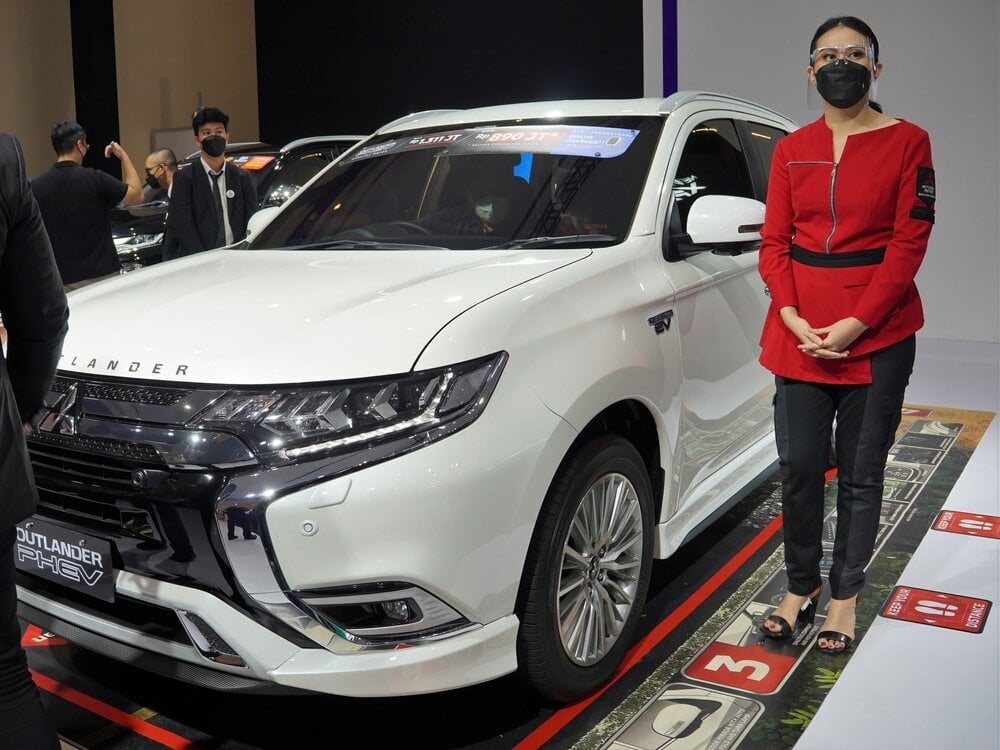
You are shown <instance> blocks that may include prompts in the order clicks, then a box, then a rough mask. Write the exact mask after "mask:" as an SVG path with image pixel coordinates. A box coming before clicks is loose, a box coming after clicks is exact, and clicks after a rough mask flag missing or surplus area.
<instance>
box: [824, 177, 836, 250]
mask: <svg viewBox="0 0 1000 750" xmlns="http://www.w3.org/2000/svg"><path fill="white" fill-rule="evenodd" d="M836 186H837V162H834V163H833V169H832V170H831V171H830V234H828V235H827V236H826V254H827V255H829V254H830V241H831V240H833V233H834V232H836V231H837V206H836V205H835V204H834V202H833V191H834V188H835V187H836Z"/></svg>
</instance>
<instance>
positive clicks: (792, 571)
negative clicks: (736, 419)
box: [774, 336, 916, 599]
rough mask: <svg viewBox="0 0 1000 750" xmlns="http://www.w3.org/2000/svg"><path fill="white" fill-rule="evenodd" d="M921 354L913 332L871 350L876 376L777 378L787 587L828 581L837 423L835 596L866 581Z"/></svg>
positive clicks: (801, 588) (798, 591) (798, 589)
mask: <svg viewBox="0 0 1000 750" xmlns="http://www.w3.org/2000/svg"><path fill="white" fill-rule="evenodd" d="M915 355H916V342H915V339H914V337H913V336H910V337H909V338H906V339H904V340H903V341H900V342H899V343H897V344H893V345H892V346H889V347H886V348H885V349H882V350H880V351H877V352H874V353H872V355H871V371H872V382H871V383H870V384H866V385H830V384H827V383H809V382H804V381H801V380H791V379H789V378H783V377H781V376H777V377H776V378H775V384H776V386H777V392H776V394H775V401H774V429H775V436H776V439H777V447H778V460H779V466H780V467H781V490H782V493H781V494H782V500H781V512H782V515H783V520H784V527H785V569H786V571H787V573H788V591H789V593H791V594H795V595H797V596H807V595H809V594H811V593H812V592H813V591H815V590H816V588H817V587H818V586H819V585H820V584H821V583H822V579H821V578H820V560H821V559H822V555H823V540H822V535H823V497H824V490H823V487H824V484H825V480H824V476H825V474H826V470H827V468H828V467H829V464H830V437H831V433H832V431H833V429H834V424H836V435H835V440H834V445H835V456H836V462H837V532H836V537H835V540H834V546H833V564H832V566H831V568H830V573H829V580H830V590H831V593H832V596H833V598H835V599H849V598H850V597H852V596H854V595H855V594H856V593H858V592H859V591H860V590H861V589H862V587H863V586H864V583H865V572H864V571H865V567H867V565H868V562H869V561H870V560H871V556H872V552H873V550H874V547H875V538H876V536H877V534H878V525H879V516H880V514H881V510H882V486H883V479H884V474H885V464H886V458H887V456H888V453H889V449H890V448H891V447H892V443H893V440H894V438H895V434H896V429H897V428H898V427H899V422H900V419H901V418H902V407H903V396H904V393H905V391H906V386H907V384H908V383H909V380H910V373H912V371H913V361H914V358H915Z"/></svg>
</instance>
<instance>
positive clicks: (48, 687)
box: [28, 669, 198, 750]
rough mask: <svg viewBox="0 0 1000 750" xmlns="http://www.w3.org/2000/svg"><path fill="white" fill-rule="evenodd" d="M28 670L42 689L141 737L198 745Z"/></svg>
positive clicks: (177, 748)
mask: <svg viewBox="0 0 1000 750" xmlns="http://www.w3.org/2000/svg"><path fill="white" fill-rule="evenodd" d="M28 671H29V672H31V676H32V678H33V679H34V680H35V684H36V685H38V687H40V688H41V689H42V690H45V691H47V692H49V693H52V694H53V695H56V696H58V697H60V698H62V699H63V700H66V701H69V702H70V703H75V704H76V705H78V706H80V708H83V709H86V710H87V711H90V712H91V713H93V714H97V715H98V716H102V717H104V718H105V719H107V720H108V721H113V722H114V723H115V724H118V725H120V726H123V727H125V728H126V729H128V730H129V731H130V732H135V733H136V734H141V735H142V736H143V737H147V738H149V739H151V740H153V742H158V743H159V744H161V745H163V746H165V747H169V748H173V750H196V748H197V747H198V745H196V744H195V743H193V742H191V741H190V740H187V739H185V738H184V737H181V736H180V735H179V734H174V733H173V732H168V731H167V730H166V729H161V728H160V727H158V726H156V725H155V724H150V723H149V722H148V721H143V720H142V719H139V718H137V717H135V716H133V715H132V714H130V713H126V712H125V711H122V710H120V709H117V708H115V707H114V706H109V705H108V704H107V703H102V702H101V701H99V700H97V699H96V698H92V697H91V696H89V695H85V694H84V693H81V692H80V691H79V690H74V689H73V688H71V687H69V686H67V685H63V684H62V683H61V682H56V681H55V680H53V679H52V678H51V677H48V676H46V675H43V674H41V673H40V672H36V671H35V670H33V669H29V670H28Z"/></svg>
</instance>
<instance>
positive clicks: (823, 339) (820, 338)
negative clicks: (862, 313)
mask: <svg viewBox="0 0 1000 750" xmlns="http://www.w3.org/2000/svg"><path fill="white" fill-rule="evenodd" d="M781 320H782V321H783V322H784V324H785V326H786V327H787V328H788V330H790V331H791V332H792V333H794V334H795V337H796V338H797V339H798V340H799V342H800V343H799V346H798V348H799V351H800V352H802V353H803V354H805V355H806V356H807V357H813V358H815V359H845V358H846V357H848V356H849V355H850V353H851V352H850V351H849V350H848V349H847V347H848V346H850V345H851V344H852V343H853V342H854V340H855V339H856V338H857V337H858V336H860V335H861V334H862V333H864V331H865V329H866V328H868V326H866V325H865V324H864V323H862V322H861V321H860V320H858V319H857V318H842V319H841V320H838V321H837V322H836V323H834V324H832V325H829V326H825V327H823V328H813V327H812V326H811V325H809V321H807V320H806V319H805V318H803V317H800V316H799V314H798V310H796V309H795V308H794V307H783V308H782V309H781Z"/></svg>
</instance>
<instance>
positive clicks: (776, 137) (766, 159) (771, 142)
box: [743, 122, 788, 201]
mask: <svg viewBox="0 0 1000 750" xmlns="http://www.w3.org/2000/svg"><path fill="white" fill-rule="evenodd" d="M743 127H744V133H746V134H747V136H748V137H747V141H748V147H749V148H750V149H752V150H753V151H754V152H755V154H756V156H757V165H758V166H757V173H758V175H759V179H758V186H757V197H758V199H760V200H761V201H765V200H767V181H768V176H769V175H770V173H771V157H772V156H773V155H774V149H775V148H776V147H777V145H778V141H780V140H781V139H782V138H784V137H785V136H786V135H788V133H786V132H785V131H784V130H781V129H779V128H773V127H771V126H769V125H762V124H760V123H759V122H744V123H743Z"/></svg>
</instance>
